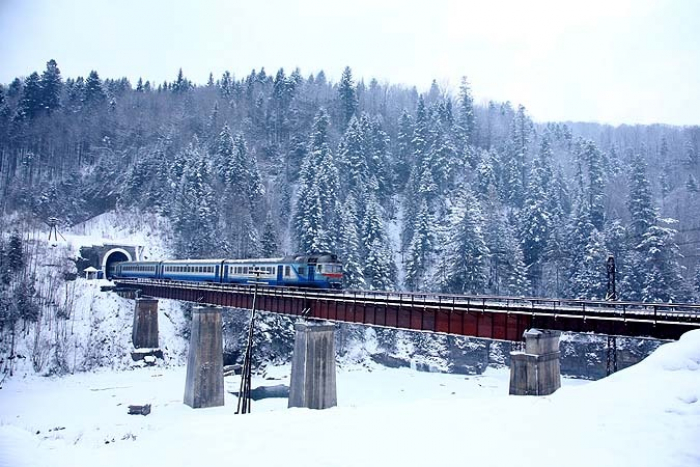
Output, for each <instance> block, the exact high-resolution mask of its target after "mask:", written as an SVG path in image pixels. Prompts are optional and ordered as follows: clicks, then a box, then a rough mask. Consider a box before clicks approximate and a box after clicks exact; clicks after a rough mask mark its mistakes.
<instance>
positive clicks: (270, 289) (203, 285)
mask: <svg viewBox="0 0 700 467" xmlns="http://www.w3.org/2000/svg"><path fill="white" fill-rule="evenodd" d="M115 282H116V283H121V284H125V285H132V286H139V285H144V286H146V285H150V286H157V287H166V288H178V289H189V290H193V289H194V290H202V291H219V292H229V293H240V294H252V293H253V289H252V286H249V285H238V284H220V283H207V282H188V281H165V280H153V279H118V280H116V281H115ZM257 293H258V294H259V295H271V296H276V297H282V298H302V299H306V300H308V299H316V300H323V301H326V302H346V303H353V304H356V305H357V304H363V305H375V306H376V305H383V306H391V307H400V308H420V309H423V310H430V311H440V312H455V311H460V312H486V311H488V312H491V313H506V314H521V315H530V316H533V317H537V316H546V317H552V316H553V317H555V318H559V317H560V318H577V319H583V320H586V319H596V320H615V321H630V322H645V323H656V322H659V321H660V322H664V323H667V324H673V323H678V324H689V323H698V325H700V305H696V304H690V303H646V302H622V301H602V300H580V299H552V298H529V297H508V296H496V295H475V296H470V295H456V294H435V293H420V292H418V293H415V292H382V291H368V290H325V289H321V290H319V289H304V288H289V287H281V286H264V285H259V286H258V292H257Z"/></svg>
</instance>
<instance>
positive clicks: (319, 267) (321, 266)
mask: <svg viewBox="0 0 700 467" xmlns="http://www.w3.org/2000/svg"><path fill="white" fill-rule="evenodd" d="M322 271H323V264H319V265H318V272H322Z"/></svg>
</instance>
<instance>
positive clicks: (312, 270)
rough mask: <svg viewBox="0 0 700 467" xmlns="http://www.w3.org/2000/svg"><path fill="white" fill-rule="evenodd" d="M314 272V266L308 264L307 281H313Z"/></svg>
mask: <svg viewBox="0 0 700 467" xmlns="http://www.w3.org/2000/svg"><path fill="white" fill-rule="evenodd" d="M315 272H316V266H314V265H311V264H309V282H313V281H314V273H315Z"/></svg>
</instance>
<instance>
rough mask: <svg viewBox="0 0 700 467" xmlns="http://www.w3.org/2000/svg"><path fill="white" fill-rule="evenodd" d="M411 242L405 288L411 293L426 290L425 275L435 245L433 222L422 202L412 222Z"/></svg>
mask: <svg viewBox="0 0 700 467" xmlns="http://www.w3.org/2000/svg"><path fill="white" fill-rule="evenodd" d="M414 224H415V226H414V228H413V240H412V242H411V246H410V248H409V251H408V260H407V261H406V278H405V283H406V287H407V288H408V289H409V290H412V291H418V290H426V289H427V283H426V273H427V271H428V268H429V267H430V262H431V260H432V258H431V256H432V253H433V250H434V248H435V247H436V245H435V234H434V233H433V226H434V225H435V220H434V219H433V217H432V216H431V215H430V212H429V211H428V204H427V203H426V202H425V200H423V202H422V203H421V207H420V211H419V212H418V217H417V218H416V219H415V222H414Z"/></svg>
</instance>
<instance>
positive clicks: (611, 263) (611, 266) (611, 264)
mask: <svg viewBox="0 0 700 467" xmlns="http://www.w3.org/2000/svg"><path fill="white" fill-rule="evenodd" d="M607 272H608V291H607V293H606V295H605V300H608V301H609V300H613V301H614V300H617V291H616V290H615V257H614V256H613V255H609V256H608V262H607Z"/></svg>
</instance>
